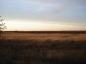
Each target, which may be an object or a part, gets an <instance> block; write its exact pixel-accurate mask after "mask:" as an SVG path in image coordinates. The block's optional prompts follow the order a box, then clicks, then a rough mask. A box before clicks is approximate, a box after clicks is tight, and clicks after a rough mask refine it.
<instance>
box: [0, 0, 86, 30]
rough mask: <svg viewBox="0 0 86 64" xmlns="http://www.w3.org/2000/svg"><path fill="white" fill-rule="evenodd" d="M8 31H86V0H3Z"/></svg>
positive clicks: (0, 10) (1, 7)
mask: <svg viewBox="0 0 86 64" xmlns="http://www.w3.org/2000/svg"><path fill="white" fill-rule="evenodd" d="M0 15H1V16H3V17H4V18H5V22H6V25H7V27H8V28H7V30H86V0H1V1H0Z"/></svg>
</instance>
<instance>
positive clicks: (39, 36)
mask: <svg viewBox="0 0 86 64" xmlns="http://www.w3.org/2000/svg"><path fill="white" fill-rule="evenodd" d="M3 37H5V38H6V39H13V40H41V41H45V40H60V41H64V40H73V41H86V34H70V33H69V34H65V33H64V34H63V33H5V34H3Z"/></svg>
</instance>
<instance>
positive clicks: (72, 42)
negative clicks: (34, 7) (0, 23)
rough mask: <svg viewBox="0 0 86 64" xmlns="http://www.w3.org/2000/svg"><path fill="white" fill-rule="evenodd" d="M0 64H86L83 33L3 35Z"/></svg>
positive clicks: (85, 34) (21, 33) (0, 46)
mask: <svg viewBox="0 0 86 64" xmlns="http://www.w3.org/2000/svg"><path fill="white" fill-rule="evenodd" d="M2 38H3V39H1V40H0V64H86V33H85V32H84V33H83V32H72V33H71V32H69V33H68V32H60V33H57V32H54V33H52V32H43V33H38V32H35V33H32V32H4V33H3V34H2Z"/></svg>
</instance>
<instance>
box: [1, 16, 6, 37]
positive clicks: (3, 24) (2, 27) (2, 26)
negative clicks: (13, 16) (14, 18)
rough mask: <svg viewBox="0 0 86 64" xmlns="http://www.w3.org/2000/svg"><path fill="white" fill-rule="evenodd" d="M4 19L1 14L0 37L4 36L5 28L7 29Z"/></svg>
mask: <svg viewBox="0 0 86 64" xmlns="http://www.w3.org/2000/svg"><path fill="white" fill-rule="evenodd" d="M3 21H4V19H3V18H2V17H1V16H0V38H2V33H3V31H4V29H6V26H5V23H4V22H3Z"/></svg>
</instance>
